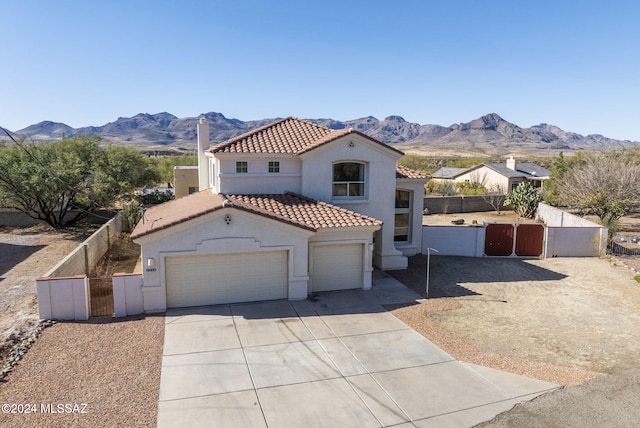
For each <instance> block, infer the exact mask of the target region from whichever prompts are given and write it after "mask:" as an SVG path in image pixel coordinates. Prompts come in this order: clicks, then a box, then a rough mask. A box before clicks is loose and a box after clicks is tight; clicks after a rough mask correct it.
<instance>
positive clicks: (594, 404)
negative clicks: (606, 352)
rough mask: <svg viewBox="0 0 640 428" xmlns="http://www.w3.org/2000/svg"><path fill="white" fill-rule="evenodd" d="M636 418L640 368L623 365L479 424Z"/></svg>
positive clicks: (597, 423)
mask: <svg viewBox="0 0 640 428" xmlns="http://www.w3.org/2000/svg"><path fill="white" fill-rule="evenodd" d="M638 421H640V369H626V370H620V371H617V372H615V373H614V374H611V375H607V376H601V377H599V378H597V379H594V380H592V381H589V382H587V383H585V384H583V385H580V386H574V387H571V388H565V389H561V390H557V391H554V392H551V393H549V394H545V395H543V396H541V397H538V398H537V399H535V400H533V401H529V402H527V403H523V404H518V405H516V407H514V408H513V409H512V410H510V411H508V412H504V413H501V414H500V415H498V416H497V417H496V418H494V419H493V420H491V421H488V422H485V423H482V424H480V425H478V426H479V427H492V428H508V427H528V428H549V427H562V428H573V427H575V428H584V427H598V428H599V427H607V428H613V427H615V428H635V427H638V426H639V425H640V424H639V422H638Z"/></svg>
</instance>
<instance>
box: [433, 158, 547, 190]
mask: <svg viewBox="0 0 640 428" xmlns="http://www.w3.org/2000/svg"><path fill="white" fill-rule="evenodd" d="M550 175H551V172H550V171H549V170H547V169H545V168H542V167H541V166H539V165H536V164H534V163H530V162H518V161H517V160H516V159H514V158H513V157H510V158H509V159H507V161H506V162H504V163H483V164H481V165H476V166H473V167H471V168H440V169H439V170H438V171H436V172H434V173H433V174H432V175H431V178H432V179H433V180H437V181H453V182H456V183H464V182H470V183H479V184H482V185H483V186H484V187H485V188H487V189H489V188H492V187H495V186H500V187H501V188H502V189H504V191H505V193H506V192H510V191H512V190H513V189H515V188H516V187H518V184H520V183H522V182H529V183H531V185H532V186H533V187H544V182H545V181H546V180H548V179H549V176H550Z"/></svg>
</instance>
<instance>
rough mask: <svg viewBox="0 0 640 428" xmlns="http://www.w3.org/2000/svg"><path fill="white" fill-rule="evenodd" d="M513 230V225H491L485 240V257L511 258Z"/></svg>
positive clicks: (488, 227)
mask: <svg viewBox="0 0 640 428" xmlns="http://www.w3.org/2000/svg"><path fill="white" fill-rule="evenodd" d="M513 230H514V227H513V225H512V224H502V223H494V224H489V225H488V226H487V227H486V232H485V238H484V253H485V255H487V256H510V255H511V253H512V252H513Z"/></svg>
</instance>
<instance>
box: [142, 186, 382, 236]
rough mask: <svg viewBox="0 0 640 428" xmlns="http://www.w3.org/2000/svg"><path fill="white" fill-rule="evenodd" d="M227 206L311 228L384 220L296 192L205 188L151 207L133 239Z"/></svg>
mask: <svg viewBox="0 0 640 428" xmlns="http://www.w3.org/2000/svg"><path fill="white" fill-rule="evenodd" d="M223 208H232V209H237V210H241V211H246V212H251V213H253V214H257V215H260V216H263V217H267V218H271V219H274V220H277V221H281V222H284V223H288V224H291V225H293V226H297V227H300V228H303V229H306V230H311V231H318V230H320V229H332V228H334V229H335V228H348V227H376V228H379V227H380V226H382V222H381V221H380V220H376V219H375V218H373V217H368V216H366V215H362V214H358V213H356V212H354V211H350V210H347V209H345V208H340V207H337V206H335V205H331V204H327V203H325V202H321V201H317V200H315V199H311V198H307V197H305V196H301V195H298V194H295V193H290V192H289V193H285V194H281V195H280V194H278V195H225V194H222V193H212V192H211V190H203V191H201V192H197V193H193V194H191V195H189V196H185V197H184V198H181V199H178V200H173V201H170V202H166V203H164V204H161V205H157V206H155V207H153V208H150V209H148V210H147V211H146V212H145V213H144V216H143V220H142V221H140V222H139V223H138V225H137V226H136V228H135V229H134V230H133V232H132V233H131V238H132V239H136V238H140V237H142V236H145V235H149V234H151V233H155V232H157V231H159V230H163V229H167V228H169V227H171V226H175V225H177V224H180V223H183V222H185V221H188V220H191V219H194V218H197V217H200V216H203V215H205V214H207V213H210V212H214V211H218V210H221V209H223Z"/></svg>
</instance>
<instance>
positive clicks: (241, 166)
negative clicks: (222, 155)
mask: <svg viewBox="0 0 640 428" xmlns="http://www.w3.org/2000/svg"><path fill="white" fill-rule="evenodd" d="M236 172H237V173H238V174H246V173H247V172H249V165H248V162H247V161H237V162H236Z"/></svg>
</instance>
